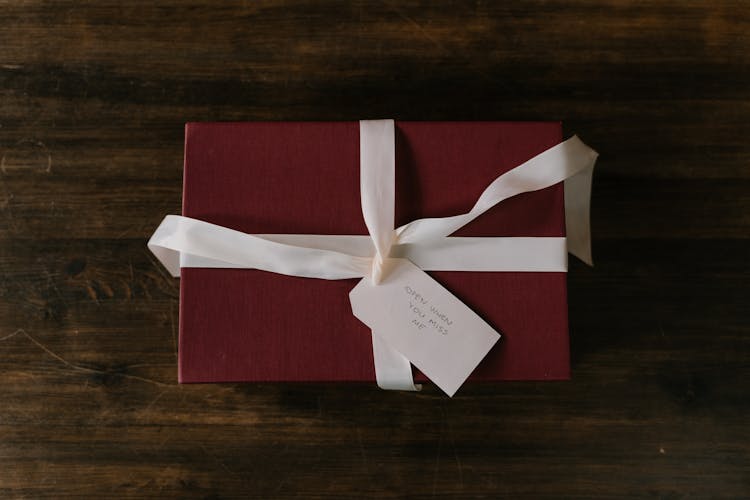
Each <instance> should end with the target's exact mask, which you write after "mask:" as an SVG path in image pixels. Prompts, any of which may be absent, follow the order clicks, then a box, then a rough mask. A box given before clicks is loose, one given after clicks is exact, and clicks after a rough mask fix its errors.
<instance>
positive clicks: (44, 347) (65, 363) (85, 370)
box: [17, 330, 176, 387]
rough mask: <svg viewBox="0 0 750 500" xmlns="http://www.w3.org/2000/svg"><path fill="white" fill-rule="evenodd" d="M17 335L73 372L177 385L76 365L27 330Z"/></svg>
mask: <svg viewBox="0 0 750 500" xmlns="http://www.w3.org/2000/svg"><path fill="white" fill-rule="evenodd" d="M17 333H20V334H22V335H24V336H25V337H26V338H27V339H29V340H30V341H31V342H33V343H34V344H36V346H37V347H39V348H40V349H41V350H43V351H44V352H46V353H47V354H49V355H50V356H52V357H53V358H55V359H56V360H58V361H60V362H61V363H63V364H64V365H65V366H67V367H69V368H71V369H73V370H76V371H80V372H85V373H97V374H100V375H117V376H119V377H123V378H127V379H131V380H138V381H140V382H146V383H149V384H154V385H158V386H160V387H175V386H176V384H165V383H164V382H159V381H158V380H153V379H150V378H146V377H139V376H138V375H130V374H128V373H112V372H108V371H106V370H97V369H95V368H86V367H85V366H80V365H76V364H74V363H71V362H70V361H68V360H67V359H65V358H63V357H62V356H60V355H59V354H57V353H55V352H54V351H52V350H51V349H49V348H48V347H47V346H45V345H44V344H42V343H41V342H40V341H38V340H37V339H35V338H34V337H32V336H31V335H30V334H29V333H28V332H26V331H25V330H18V331H17Z"/></svg>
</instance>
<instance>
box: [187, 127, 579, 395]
mask: <svg viewBox="0 0 750 500" xmlns="http://www.w3.org/2000/svg"><path fill="white" fill-rule="evenodd" d="M560 141H561V126H560V123H557V122H550V123H547V122H538V123H536V122H535V123H527V122H396V221H395V224H396V227H398V226H400V225H402V224H405V223H407V222H410V221H412V220H414V219H419V218H424V217H444V216H450V215H455V214H458V213H463V212H465V211H467V210H468V209H469V208H471V206H472V205H473V204H474V202H475V201H476V199H477V197H478V196H479V194H480V193H481V192H482V190H483V189H484V188H485V187H487V185H488V184H489V183H490V182H492V181H493V180H494V179H495V178H496V177H497V176H498V175H500V174H502V173H503V172H506V171H508V170H510V169H512V168H513V167H515V166H518V165H520V164H521V163H523V162H525V161H526V160H528V159H530V158H532V157H533V156H536V155H537V154H539V153H541V152H543V151H544V150H546V149H548V148H550V147H552V146H555V145H556V144H558V143H559V142H560ZM182 212H183V215H184V216H187V217H192V218H196V219H200V220H204V221H207V222H211V223H214V224H219V225H222V226H226V227H229V228H232V229H236V230H240V231H243V232H246V233H251V234H252V233H260V234H263V233H265V234H273V233H292V234H360V235H367V234H368V233H367V228H366V227H365V223H364V220H363V218H362V210H361V206H360V198H359V123H358V122H356V121H352V122H250V123H189V124H187V126H186V128H185V171H184V195H183V206H182ZM455 235H456V236H564V235H565V214H564V200H563V186H562V184H557V185H555V186H552V187H550V188H547V189H544V190H541V191H536V192H532V193H524V194H522V195H518V196H516V197H514V198H511V199H509V200H506V201H504V202H502V203H500V204H499V205H497V206H496V207H494V208H493V209H491V210H489V211H488V212H486V213H485V214H483V215H482V216H480V217H479V218H478V219H476V220H475V221H473V222H472V223H470V224H469V225H467V226H465V227H464V228H462V229H461V230H459V231H458V232H456V233H455ZM429 274H430V275H431V276H432V277H433V278H435V279H436V280H437V281H439V282H440V283H441V284H442V285H443V286H445V287H446V288H447V289H448V290H449V291H451V292H452V293H453V294H454V295H456V296H457V297H458V298H459V299H461V300H462V301H463V302H464V303H466V304H467V305H468V306H469V307H471V308H472V309H473V310H474V311H475V312H476V313H477V314H479V315H480V316H481V317H482V318H483V319H484V320H485V321H487V322H488V323H489V324H490V325H492V326H493V327H494V328H495V329H497V331H499V332H501V333H502V335H503V336H502V338H501V340H500V341H499V342H498V343H497V344H496V345H495V347H493V348H492V350H491V351H490V352H489V354H488V355H487V357H486V358H485V359H484V360H483V361H482V362H481V363H480V365H479V366H478V367H477V369H476V370H475V371H474V373H473V374H472V375H471V376H470V377H469V380H556V379H567V378H569V376H570V362H569V346H568V316H567V296H566V293H567V292H566V278H565V273H553V272H454V271H449V272H447V271H443V272H430V273H429ZM356 283H357V280H339V281H328V280H321V279H310V278H298V277H290V276H284V275H279V274H273V273H269V272H265V271H257V270H252V269H202V268H183V269H182V272H181V286H180V340H179V380H180V382H182V383H189V382H229V381H370V382H374V381H375V371H374V367H373V357H372V344H371V338H370V335H371V333H370V330H369V329H368V328H367V327H366V326H365V325H364V324H362V323H360V322H359V320H357V319H356V318H355V317H354V316H353V315H352V311H351V306H350V304H349V291H350V290H351V289H352V288H353V287H354V286H355V285H356ZM415 372H416V373H415V379H416V380H421V381H424V380H425V377H424V376H423V375H422V374H421V373H418V372H417V371H416V370H415Z"/></svg>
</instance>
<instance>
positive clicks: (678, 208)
mask: <svg viewBox="0 0 750 500" xmlns="http://www.w3.org/2000/svg"><path fill="white" fill-rule="evenodd" d="M1 3H2V7H0V158H1V162H0V497H11V498H14V497H19V498H23V497H27V498H47V497H49V498H60V497H92V498H109V497H114V498H119V497H143V496H153V497H210V498H224V497H238V496H250V497H258V498H275V497H292V496H301V497H303V498H331V497H334V498H335V497H338V498H352V497H355V496H364V497H369V496H373V497H399V496H408V497H424V498H427V497H446V498H448V497H455V498H470V497H484V498H511V499H515V498H554V499H557V498H626V497H627V498H629V497H640V498H643V497H653V498H670V499H677V498H691V499H693V498H741V497H748V496H750V424H749V423H748V416H749V413H750V307H749V304H748V300H749V296H750V263H749V262H748V257H749V256H750V239H749V238H750V121H749V120H750V65H749V63H750V4H748V2H745V1H736V2H732V1H716V0H711V1H709V0H705V1H687V2H685V1H663V2H658V1H648V0H647V1H641V2H626V1H616V0H613V1H609V2H594V1H585V2H584V1H582V2H573V3H568V2H563V1H536V2H535V1H528V2H478V1H477V2H440V3H438V2H428V1H425V2H400V1H395V0H393V1H383V2H377V3H376V2H373V3H369V2H346V1H342V2H318V3H315V2H292V1H289V2H252V1H250V2H236V3H235V2H228V1H227V2H223V1H222V2H205V3H202V4H199V3H194V2H182V1H174V2H160V3H158V4H157V5H153V4H152V2H150V1H137V2H120V1H117V2H115V1H106V2H104V1H102V2H90V3H89V2H42V1H28V2H20V1H16V2H13V1H10V2H1ZM374 117H394V118H399V119H420V120H431V119H435V120H438V119H460V120H479V119H489V120H497V119H513V120H563V121H564V122H565V128H566V132H567V133H568V134H571V133H574V132H575V133H578V134H580V135H581V136H582V137H583V138H584V139H585V140H586V141H587V142H588V143H590V144H591V145H593V146H595V147H596V148H597V149H598V150H599V151H600V153H601V156H600V161H599V164H598V172H597V175H596V179H595V189H594V198H593V207H594V213H593V230H594V239H595V241H594V244H595V248H594V252H595V259H596V261H597V266H596V267H595V268H594V269H589V268H586V267H584V266H583V265H581V264H579V263H577V262H575V263H573V264H572V269H571V271H570V274H569V286H570V314H571V344H572V353H573V380H572V381H570V382H564V383H499V384H490V385H472V386H466V387H464V388H463V389H462V390H461V391H460V392H459V394H458V395H457V397H455V398H454V399H452V400H451V399H448V398H446V397H444V396H443V395H442V394H441V393H440V392H439V391H438V390H437V389H435V388H432V387H430V388H427V389H426V390H425V391H424V392H423V393H421V394H403V393H389V392H382V391H380V390H378V389H377V388H376V387H375V386H374V385H372V386H370V385H366V386H350V385H335V384H311V385H305V384H299V385H266V384H230V385H196V386H179V385H177V383H176V335H177V326H176V325H177V314H178V291H179V282H178V281H177V280H174V279H171V278H170V277H168V276H167V274H166V273H165V271H164V270H163V269H162V268H161V267H160V266H159V265H158V264H157V262H156V261H155V259H154V258H153V257H152V256H151V255H150V254H149V252H148V251H147V249H146V246H145V243H146V240H147V238H148V236H149V235H150V233H151V231H153V229H154V228H155V227H156V225H157V224H158V222H159V221H160V219H161V218H162V217H163V216H164V215H165V214H168V213H179V210H180V196H181V174H182V167H181V162H182V144H183V124H184V123H185V122H186V121H192V120H312V119H325V120H338V119H359V118H374Z"/></svg>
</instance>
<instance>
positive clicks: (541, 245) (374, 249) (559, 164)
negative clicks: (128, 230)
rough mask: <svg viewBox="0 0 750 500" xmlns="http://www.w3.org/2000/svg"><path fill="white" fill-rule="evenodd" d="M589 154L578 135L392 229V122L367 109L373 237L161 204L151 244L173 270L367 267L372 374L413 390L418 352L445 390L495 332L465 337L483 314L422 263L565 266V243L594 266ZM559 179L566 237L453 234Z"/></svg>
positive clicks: (363, 174)
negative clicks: (430, 330) (282, 229)
mask: <svg viewBox="0 0 750 500" xmlns="http://www.w3.org/2000/svg"><path fill="white" fill-rule="evenodd" d="M596 158H597V153H596V152H595V151H594V150H592V149H591V148H589V147H588V146H586V145H585V144H584V143H583V142H582V141H581V140H580V139H578V138H577V137H575V136H574V137H572V138H570V139H568V140H566V141H564V142H562V143H560V144H558V145H557V146H554V147H552V148H550V149H548V150H546V151H544V152H543V153H541V154H539V155H537V156H535V157H534V158H531V159H530V160H528V161H526V162H525V163H523V164H521V165H519V166H517V167H515V168H513V169H512V170H510V171H508V172H506V173H504V174H502V175H500V176H499V177H497V178H496V179H495V180H494V181H493V182H492V183H490V185H489V186H488V187H487V188H486V189H485V190H484V191H483V192H482V193H481V195H480V196H479V198H478V199H477V201H476V203H475V204H474V206H473V207H472V209H471V210H470V211H469V212H467V213H464V214H459V215H455V216H452V217H441V218H425V219H419V220H415V221H412V222H410V223H408V224H405V225H403V226H401V227H399V228H395V229H394V199H395V169H396V165H395V124H394V122H393V120H363V121H361V122H360V197H361V203H362V214H363V216H364V220H365V223H366V226H367V229H368V231H369V236H362V235H312V234H255V235H251V234H246V233H242V232H240V231H235V230H232V229H228V228H225V227H222V226H218V225H215V224H210V223H208V222H203V221H200V220H196V219H192V218H188V217H182V216H177V215H168V216H166V217H165V218H164V220H163V221H162V222H161V224H160V225H159V227H158V228H157V229H156V231H155V232H154V234H153V236H152V237H151V239H150V240H149V242H148V247H149V249H150V250H151V251H152V252H153V253H154V255H155V256H156V257H157V258H158V259H159V260H160V261H161V263H162V264H163V265H164V266H165V267H166V268H167V270H168V271H169V272H170V273H171V274H172V275H173V276H175V277H178V276H179V274H180V267H206V268H244V269H259V270H263V271H269V272H273V273H279V274H285V275H290V276H300V277H307V278H319V279H327V280H337V279H349V278H363V280H362V281H360V283H359V284H358V285H357V287H355V289H354V290H353V292H352V294H351V300H352V306H353V312H354V313H355V315H356V316H357V317H358V318H359V319H361V320H363V322H365V323H366V324H367V325H368V326H370V327H371V328H373V335H372V347H373V357H374V362H375V374H376V378H377V383H378V385H379V386H380V387H381V388H383V389H391V390H411V391H414V390H419V389H420V387H419V386H418V385H415V384H414V381H413V379H412V369H411V364H412V363H413V364H414V365H415V366H417V367H418V368H419V369H420V370H421V371H422V372H423V373H425V375H426V376H427V377H429V378H430V379H431V380H432V381H433V382H435V383H436V384H437V385H438V386H439V387H441V389H443V390H444V391H445V392H446V393H447V394H449V395H451V396H452V395H453V394H454V393H455V391H456V390H457V389H458V387H459V386H460V385H461V383H463V381H464V380H465V378H466V377H468V375H469V374H470V373H471V371H472V370H473V369H474V368H475V367H476V365H477V364H478V363H479V361H481V359H482V358H483V357H484V355H485V354H486V353H487V352H488V351H489V349H490V348H491V347H492V344H494V342H495V340H497V338H499V336H497V334H494V333H493V334H487V335H484V334H483V336H481V339H480V338H478V337H476V335H475V336H474V337H472V335H473V334H474V333H475V332H473V329H474V327H473V326H469V325H479V326H478V327H477V328H478V329H480V330H481V329H482V328H484V326H487V325H484V326H483V325H481V324H480V323H481V320H480V319H479V318H478V317H476V315H474V314H473V313H471V311H470V310H469V309H468V307H466V306H465V305H463V304H460V302H458V299H455V297H453V296H452V295H451V294H449V293H448V292H447V291H445V289H443V288H442V287H441V286H440V285H439V284H437V283H436V282H434V281H433V280H431V278H429V277H428V276H427V275H426V273H424V272H423V271H476V272H482V271H521V272H525V271H530V272H565V271H567V253H568V252H570V253H571V254H573V255H575V256H577V257H578V258H580V259H581V260H583V261H584V262H586V263H588V264H589V265H590V264H591V243H590V228H589V207H590V195H591V179H592V174H593V169H594V164H595V162H596ZM559 182H564V194H565V225H566V234H567V236H566V237H451V236H450V235H451V234H453V233H454V232H455V231H457V230H458V229H460V228H461V227H463V226H465V225H466V224H468V223H469V222H471V221H473V220H474V219H475V218H477V217H479V216H480V215H482V214H483V213H484V212H486V211H487V210H489V209H490V208H492V207H493V206H495V205H497V204H498V203H500V202H502V201H503V200H505V199H508V198H510V197H513V196H515V195H518V194H521V193H524V192H529V191H536V190H539V189H544V188H547V187H549V186H552V185H554V184H557V183H559ZM404 280H406V281H404ZM409 280H412V281H409ZM415 283H419V287H417V286H416V285H415ZM378 287H381V288H378ZM388 287H390V288H388ZM419 288H421V290H420V293H417V291H415V290H417V289H419ZM393 290H396V291H397V292H396V293H395V294H394V293H393ZM386 291H387V293H385V292H386ZM422 292H425V293H422ZM426 292H429V293H426ZM415 294H416V295H418V296H419V298H420V299H421V300H422V301H423V303H424V304H427V303H428V301H427V300H426V298H425V297H428V296H430V294H432V295H431V296H430V297H428V298H430V299H434V300H432V304H431V305H429V306H427V307H430V308H432V316H430V318H429V320H432V321H431V322H430V323H431V326H433V327H434V329H435V330H436V331H440V332H441V333H443V334H444V335H436V336H432V337H429V339H430V340H429V343H430V344H429V345H427V344H425V340H424V339H425V338H428V337H425V336H419V335H418V334H417V333H418V332H417V330H418V329H419V328H421V327H420V326H419V325H418V322H417V321H416V320H415V319H414V311H413V310H411V309H410V307H413V306H414V304H413V302H414V300H413V299H414V297H415ZM407 299H409V300H407ZM380 301H382V302H383V303H382V304H381V303H380ZM410 301H411V302H412V303H410ZM441 301H442V302H441ZM386 302H388V303H387V304H386ZM456 302H458V303H456ZM402 305H403V306H404V307H403V308H402ZM406 309H409V311H406ZM448 310H450V311H451V314H450V315H447V314H446V311H448ZM417 312H420V311H419V310H418V311H417ZM420 314H421V315H422V317H424V314H423V313H421V312H420ZM448 316H451V317H452V318H454V319H456V318H457V319H460V320H463V318H464V317H465V318H466V321H465V322H464V326H465V330H463V331H461V330H460V329H458V330H457V331H456V330H455V329H454V330H453V331H452V332H451V334H450V335H447V330H443V328H442V326H441V325H443V326H446V327H447V323H443V322H444V321H445V322H450V323H451V324H452V323H453V319H448ZM381 318H384V319H382V320H381ZM401 318H403V320H404V324H403V325H402V324H401V323H399V321H401ZM416 318H417V319H419V316H417V317H416ZM386 320H387V321H386ZM407 320H409V321H408V322H407ZM383 321H385V322H383ZM424 321H425V322H427V321H428V319H425V320H424ZM477 321H478V322H479V323H477ZM472 322H474V323H472ZM373 323H376V324H373ZM407 323H408V324H407ZM386 325H387V328H386ZM422 326H424V325H422ZM459 326H460V322H459ZM487 328H489V327H488V326H487ZM470 330H472V331H470ZM493 335H495V336H496V337H493ZM472 339H473V340H472ZM475 341H476V342H475ZM473 343H475V344H476V345H474V344H473ZM466 344H468V346H467V345H466ZM405 351H408V352H405ZM446 363H447V366H446ZM451 365H454V366H451ZM454 368H455V369H454Z"/></svg>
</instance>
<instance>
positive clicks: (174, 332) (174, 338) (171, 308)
mask: <svg viewBox="0 0 750 500" xmlns="http://www.w3.org/2000/svg"><path fill="white" fill-rule="evenodd" d="M169 322H170V323H171V325H172V344H173V345H174V357H175V359H179V356H178V354H177V329H176V328H175V325H174V300H170V301H169Z"/></svg>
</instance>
